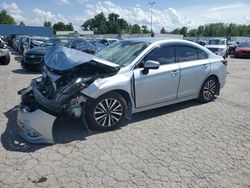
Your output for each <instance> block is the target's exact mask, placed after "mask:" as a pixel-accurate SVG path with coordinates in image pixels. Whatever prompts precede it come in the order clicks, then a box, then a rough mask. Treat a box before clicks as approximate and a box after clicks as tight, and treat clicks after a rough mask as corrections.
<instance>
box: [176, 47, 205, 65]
mask: <svg viewBox="0 0 250 188" xmlns="http://www.w3.org/2000/svg"><path fill="white" fill-rule="evenodd" d="M178 47H188V48H193V49H195V50H196V55H197V59H196V60H189V61H180V60H179V56H178V57H177V52H178V50H177V48H178ZM198 50H201V51H203V52H204V53H205V54H206V58H205V59H199V56H198ZM175 59H176V63H186V62H190V61H201V60H206V59H209V55H208V54H207V52H205V51H204V50H202V49H200V48H198V47H196V46H193V45H189V44H186V45H185V44H177V45H175Z"/></svg>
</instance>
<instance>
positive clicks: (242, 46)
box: [238, 42, 250, 48]
mask: <svg viewBox="0 0 250 188" xmlns="http://www.w3.org/2000/svg"><path fill="white" fill-rule="evenodd" d="M238 47H240V48H250V43H246V42H244V43H240V44H239V45H238Z"/></svg>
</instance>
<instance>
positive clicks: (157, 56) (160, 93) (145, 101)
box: [134, 46, 180, 108]
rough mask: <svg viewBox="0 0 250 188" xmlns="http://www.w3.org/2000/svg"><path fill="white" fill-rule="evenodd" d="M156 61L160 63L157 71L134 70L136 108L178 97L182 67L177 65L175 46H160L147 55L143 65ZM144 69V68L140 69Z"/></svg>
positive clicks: (138, 68)
mask: <svg viewBox="0 0 250 188" xmlns="http://www.w3.org/2000/svg"><path fill="white" fill-rule="evenodd" d="M147 60H154V61H157V62H159V63H160V67H159V69H157V70H149V72H148V73H147V74H144V73H143V72H142V70H143V67H142V66H138V67H137V68H135V69H134V80H135V100H136V101H135V103H136V108H140V107H145V106H148V105H153V104H157V103H161V102H165V101H168V100H174V99H176V97H177V90H178V85H179V79H180V67H179V65H178V63H175V53H174V47H173V46H158V47H156V48H155V49H153V50H152V51H151V52H150V53H149V54H148V55H146V56H145V57H144V58H143V60H142V61H141V63H142V64H143V63H144V62H146V61H147ZM140 67H142V68H140Z"/></svg>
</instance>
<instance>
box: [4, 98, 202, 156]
mask: <svg viewBox="0 0 250 188" xmlns="http://www.w3.org/2000/svg"><path fill="white" fill-rule="evenodd" d="M197 105H200V103H198V102H196V101H194V100H191V101H186V102H182V103H179V104H174V105H170V106H165V107H161V108H157V109H153V110H148V111H144V112H140V113H137V114H134V115H133V118H132V120H131V121H127V122H126V123H125V124H124V125H123V126H122V127H120V128H121V129H122V128H123V127H124V126H129V124H130V123H136V122H140V121H143V120H146V119H151V118H155V117H158V116H161V115H164V114H168V113H172V112H175V111H178V110H182V109H186V108H189V107H193V106H197ZM4 115H5V116H6V118H7V119H8V122H7V124H6V129H5V131H4V133H3V134H2V135H1V142H2V145H3V147H4V148H5V149H6V150H9V151H15V152H25V153H28V152H34V151H36V150H39V149H41V148H45V147H48V146H50V145H48V144H31V143H28V142H26V141H25V140H24V139H22V138H21V137H20V136H19V135H18V129H17V123H16V117H17V106H16V107H14V108H12V109H10V110H8V111H7V112H5V113H4ZM113 131H115V130H113ZM95 134H105V132H98V131H91V130H88V128H86V126H84V125H83V124H82V123H81V120H80V119H70V118H66V119H59V118H58V119H56V121H55V122H54V125H53V138H54V141H55V144H65V143H70V142H73V141H77V140H79V141H82V140H86V138H87V137H89V136H92V135H95Z"/></svg>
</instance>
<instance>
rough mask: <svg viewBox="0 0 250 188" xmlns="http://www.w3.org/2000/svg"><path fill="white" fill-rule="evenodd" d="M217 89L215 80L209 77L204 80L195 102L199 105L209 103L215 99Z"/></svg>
mask: <svg viewBox="0 0 250 188" xmlns="http://www.w3.org/2000/svg"><path fill="white" fill-rule="evenodd" d="M217 88H218V84H217V80H216V79H215V78H213V77H210V78H208V79H206V80H205V82H204V83H203V85H202V87H201V90H200V93H199V97H198V98H197V100H198V101H199V102H200V103H207V102H211V101H212V100H214V98H215V93H216V90H217Z"/></svg>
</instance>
